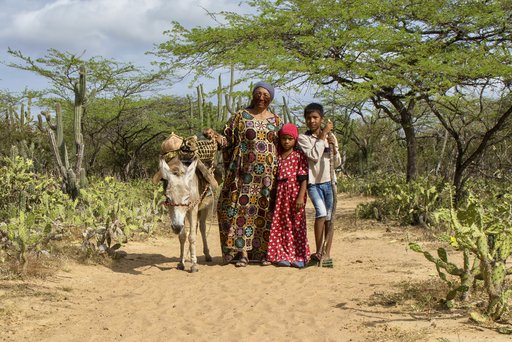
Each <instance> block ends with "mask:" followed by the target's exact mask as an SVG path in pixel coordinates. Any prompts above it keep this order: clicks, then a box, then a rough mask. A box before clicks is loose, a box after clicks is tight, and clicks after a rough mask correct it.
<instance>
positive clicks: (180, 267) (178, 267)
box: [176, 263, 185, 271]
mask: <svg viewBox="0 0 512 342" xmlns="http://www.w3.org/2000/svg"><path fill="white" fill-rule="evenodd" d="M176 268H177V269H178V270H180V271H183V270H184V269H185V265H183V264H182V263H179V264H178V266H176Z"/></svg>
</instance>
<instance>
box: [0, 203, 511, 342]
mask: <svg viewBox="0 0 512 342" xmlns="http://www.w3.org/2000/svg"><path fill="white" fill-rule="evenodd" d="M361 200H362V199H361V198H348V197H340V198H339V200H338V211H337V219H336V232H335V236H334V243H333V251H332V256H333V258H334V262H335V267H334V268H333V269H326V268H317V267H310V268H306V269H302V270H299V269H294V268H277V267H273V266H268V267H261V266H259V265H252V264H251V265H249V266H248V267H246V268H235V267H234V266H233V265H228V266H220V265H219V263H220V257H219V255H220V250H219V249H220V248H219V243H218V241H219V238H218V231H217V228H216V226H215V224H214V222H212V223H211V225H210V229H209V236H208V240H209V243H210V248H211V252H212V255H213V256H214V261H213V262H212V263H205V262H204V257H203V256H202V255H201V254H200V257H199V263H200V270H199V272H198V273H195V274H191V273H187V272H184V271H179V270H177V269H176V264H177V262H178V258H177V256H178V253H179V244H178V239H177V237H170V238H153V239H150V240H148V241H144V242H129V243H128V244H126V245H125V246H124V247H123V250H125V251H126V252H127V253H128V255H127V257H126V258H124V259H121V260H120V261H118V262H115V263H114V264H113V265H112V267H105V266H101V265H93V266H90V265H80V264H76V263H72V262H69V263H66V264H64V265H62V270H60V271H59V272H58V273H57V274H55V275H54V276H51V277H50V278H48V279H45V280H31V281H30V282H28V283H21V282H19V281H18V282H14V281H1V282H0V303H1V306H0V318H1V323H0V329H1V331H2V333H1V337H0V340H1V341H270V340H275V341H445V342H446V341H457V342H458V341H465V342H468V341H478V342H480V341H510V340H512V339H511V338H510V337H507V336H504V335H500V334H498V333H496V332H494V331H492V330H488V329H483V328H480V327H477V326H475V325H473V324H472V323H471V322H470V321H469V320H468V318H467V316H466V315H465V314H464V313H461V312H457V311H455V312H439V311H436V312H424V311H421V310H419V311H416V310H414V307H413V304H411V305H407V303H405V304H404V303H402V304H400V305H396V303H393V301H392V300H390V301H389V302H385V301H384V303H383V302H382V300H375V298H386V296H387V295H388V294H392V293H395V292H396V291H399V290H400V288H401V287H400V284H403V283H404V282H405V283H407V282H410V283H416V282H419V281H427V280H429V279H435V277H436V276H435V275H434V273H435V269H434V268H433V265H432V264H431V263H429V262H428V261H426V260H425V259H424V257H423V256H422V255H419V254H417V253H414V252H412V251H410V250H407V248H406V247H407V242H408V240H409V239H412V238H413V236H414V232H415V229H413V228H403V227H393V226H388V225H383V224H380V223H375V222H369V221H356V220H355V219H354V217H353V213H354V209H355V206H356V204H357V203H359V202H361ZM308 215H309V218H312V217H313V212H312V209H311V208H308ZM309 226H310V227H311V226H312V225H311V223H309ZM309 236H310V241H312V232H309ZM198 247H199V248H198V251H200V250H202V248H201V245H200V240H199V245H198ZM187 266H189V265H187ZM390 298H391V297H390Z"/></svg>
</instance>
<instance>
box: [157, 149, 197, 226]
mask: <svg viewBox="0 0 512 342" xmlns="http://www.w3.org/2000/svg"><path fill="white" fill-rule="evenodd" d="M196 165H197V159H196V160H194V161H193V162H192V163H191V164H190V165H189V166H185V165H184V164H183V163H182V162H181V161H180V160H179V159H178V158H173V159H172V160H171V161H170V162H169V164H167V162H165V160H163V159H162V160H160V172H161V174H162V178H163V179H164V180H166V181H167V186H166V189H165V197H166V202H165V203H166V205H167V207H168V208H169V216H170V218H171V227H172V230H173V232H174V233H176V234H179V233H180V232H181V231H182V230H183V227H184V226H185V217H186V216H187V213H188V211H189V210H193V209H194V208H195V207H196V206H197V205H198V204H199V200H198V199H199V191H198V189H197V186H198V184H197V178H196V176H195V172H196Z"/></svg>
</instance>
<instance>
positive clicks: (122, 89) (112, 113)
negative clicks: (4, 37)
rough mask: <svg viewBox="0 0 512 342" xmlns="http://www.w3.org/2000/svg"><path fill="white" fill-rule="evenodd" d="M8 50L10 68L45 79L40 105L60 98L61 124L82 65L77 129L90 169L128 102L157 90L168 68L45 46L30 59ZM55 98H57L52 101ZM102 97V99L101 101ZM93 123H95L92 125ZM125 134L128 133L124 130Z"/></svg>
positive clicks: (67, 120) (67, 121)
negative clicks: (84, 85) (83, 78)
mask: <svg viewBox="0 0 512 342" xmlns="http://www.w3.org/2000/svg"><path fill="white" fill-rule="evenodd" d="M8 53H9V54H10V55H12V56H13V57H15V58H16V59H17V60H18V61H19V62H16V63H15V62H13V63H9V64H8V65H9V66H10V67H13V68H16V69H21V70H26V71H30V72H33V73H36V74H38V75H40V76H41V77H44V78H46V79H47V80H48V81H49V83H50V88H49V89H48V90H47V91H46V92H47V96H49V97H46V98H44V99H41V100H40V102H41V103H42V104H43V105H45V104H46V105H48V106H49V107H53V102H55V101H59V100H58V99H60V102H62V101H64V103H63V105H62V107H63V109H64V111H63V112H64V123H65V125H68V126H69V125H71V124H72V123H71V119H70V115H69V114H70V113H72V110H73V102H74V98H75V97H76V96H77V88H76V87H75V83H76V79H77V77H78V75H79V72H80V67H81V66H85V68H86V70H87V72H88V75H87V89H86V91H87V93H88V94H89V96H88V98H87V103H86V104H85V106H84V110H83V113H82V120H81V130H82V134H83V136H84V141H85V145H86V146H87V148H89V151H87V150H86V158H87V159H88V160H87V165H88V166H89V167H90V168H92V167H93V166H94V163H95V162H96V160H97V158H96V157H97V155H98V153H99V151H100V150H101V148H102V146H103V145H104V144H105V143H107V141H108V140H105V137H106V135H107V131H108V130H109V129H110V128H111V126H115V125H118V124H119V122H120V121H124V120H125V118H123V117H122V116H123V113H124V112H125V111H126V108H127V107H128V106H130V104H131V103H133V102H134V101H136V100H137V99H139V98H141V97H142V96H143V95H144V94H145V93H147V92H150V91H154V90H157V89H158V87H160V86H161V84H162V83H163V82H164V81H165V80H166V79H167V78H168V77H169V73H168V70H166V69H160V70H156V71H147V70H144V69H142V68H139V67H136V66H134V65H133V64H131V63H121V62H118V61H115V60H112V59H105V58H102V57H92V58H90V59H87V60H86V59H83V58H82V55H75V54H71V53H68V52H60V51H58V50H56V49H49V50H48V52H47V54H46V56H44V57H41V58H37V59H33V58H32V57H30V56H26V55H24V54H23V53H22V52H21V51H16V50H12V49H8ZM56 97H57V100H56ZM103 100H106V101H103ZM98 101H99V102H102V101H103V103H105V102H106V103H108V106H95V102H98ZM96 123H98V124H97V125H96ZM125 127H127V129H128V130H129V129H130V128H133V130H134V132H135V131H136V130H137V129H138V127H137V125H135V124H134V125H129V124H127V125H125ZM128 134H129V132H128Z"/></svg>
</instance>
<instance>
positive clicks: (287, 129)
mask: <svg viewBox="0 0 512 342" xmlns="http://www.w3.org/2000/svg"><path fill="white" fill-rule="evenodd" d="M281 135H289V136H291V137H293V139H295V140H297V138H298V137H299V129H298V128H297V126H295V125H294V124H292V123H286V124H284V125H283V127H281V129H280V130H279V136H281Z"/></svg>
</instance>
